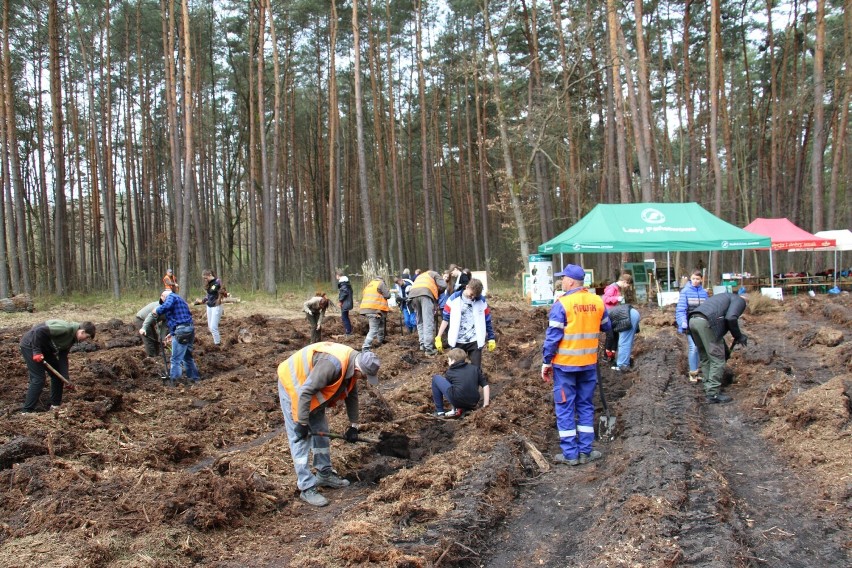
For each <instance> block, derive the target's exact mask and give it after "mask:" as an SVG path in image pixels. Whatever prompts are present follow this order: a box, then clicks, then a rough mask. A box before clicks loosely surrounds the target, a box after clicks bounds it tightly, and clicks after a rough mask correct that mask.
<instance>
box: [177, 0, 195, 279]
mask: <svg viewBox="0 0 852 568" xmlns="http://www.w3.org/2000/svg"><path fill="white" fill-rule="evenodd" d="M181 18H182V19H183V113H184V117H183V118H184V127H183V135H184V159H183V173H184V178H183V194H182V195H180V196H179V197H178V199H182V201H183V217H182V218H181V220H180V223H181V225H180V230H181V238H180V241H179V242H180V243H181V246H180V249H179V250H178V266H179V268H180V274H181V275H188V274H189V269H190V267H189V244H190V243H189V235H190V228H191V227H192V215H191V208H192V194H193V192H194V191H195V184H194V181H195V170H194V164H193V157H194V151H193V147H192V143H193V133H192V113H193V109H192V54H191V53H190V49H189V46H190V35H189V0H183V2H182V3H181ZM184 277H185V276H184ZM181 288H183V289H184V290H186V288H184V287H183V286H182V287H181ZM185 293H186V292H184V294H185Z"/></svg>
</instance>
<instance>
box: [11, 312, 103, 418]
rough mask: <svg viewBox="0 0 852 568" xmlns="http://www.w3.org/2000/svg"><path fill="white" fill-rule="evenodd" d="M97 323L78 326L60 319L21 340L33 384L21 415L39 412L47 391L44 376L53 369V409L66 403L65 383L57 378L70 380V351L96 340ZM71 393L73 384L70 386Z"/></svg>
mask: <svg viewBox="0 0 852 568" xmlns="http://www.w3.org/2000/svg"><path fill="white" fill-rule="evenodd" d="M95 331H96V330H95V324H93V323H92V322H90V321H86V322H83V323H77V322H75V321H63V320H58V319H51V320H47V321H46V322H44V323H40V324H38V325H35V326H33V328H32V329H31V330H29V331H28V332H26V333H25V334H24V335H23V337H21V344H20V347H21V355H22V356H23V358H24V363H26V365H27V371H28V372H29V376H30V381H29V386H28V388H27V396H26V398H25V399H24V406H23V408H22V409H21V412H24V413H29V412H35V411H36V407H37V405H38V402H39V398H41V393H42V391H43V390H44V374H45V372H46V371H48V370H49V367H48V366H50V367H53V369H50V408H51V409H56V408H59V406H60V405H61V404H62V391H63V388H64V386H65V381H63V380H62V379H61V378H60V377H58V376H56V373H59V374H61V375H62V377H64V378H65V380H66V381H67V380H68V379H69V378H70V375H69V374H68V352H69V351H70V350H71V347H72V346H73V345H74V344H75V343H77V342H81V341H86V340H88V339H94V338H95ZM68 386H69V390H72V388H73V387H72V385H71V384H70V383H69V385H68Z"/></svg>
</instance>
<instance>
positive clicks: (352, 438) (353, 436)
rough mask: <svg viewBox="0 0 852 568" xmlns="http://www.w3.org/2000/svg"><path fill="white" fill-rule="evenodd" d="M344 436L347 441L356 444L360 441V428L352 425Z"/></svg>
mask: <svg viewBox="0 0 852 568" xmlns="http://www.w3.org/2000/svg"><path fill="white" fill-rule="evenodd" d="M343 437H344V438H345V439H346V441H347V442H349V443H351V444H354V443H355V442H357V441H358V428H356V427H355V426H350V427H349V428H347V429H346V432H344V433H343Z"/></svg>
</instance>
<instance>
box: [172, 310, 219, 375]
mask: <svg viewBox="0 0 852 568" xmlns="http://www.w3.org/2000/svg"><path fill="white" fill-rule="evenodd" d="M208 309H210V308H208ZM184 333H185V334H188V335H187V337H188V340H187V342H186V343H181V342H180V341H178V335H181V334H184ZM194 345H195V327H193V326H191V325H179V326H177V327H176V328H175V332H174V333H173V334H172V362H171V363H172V365H171V369H170V371H169V377H170V378H171V380H172V381H176V380H178V379H179V378H180V376H181V371H182V368H181V364H183V366H184V367H186V378H188V379H189V380H191V381H193V382H194V381H197V380H198V379H199V378H200V375H199V374H198V367H196V366H195V360H194V359H193V358H192V349H193V346H194Z"/></svg>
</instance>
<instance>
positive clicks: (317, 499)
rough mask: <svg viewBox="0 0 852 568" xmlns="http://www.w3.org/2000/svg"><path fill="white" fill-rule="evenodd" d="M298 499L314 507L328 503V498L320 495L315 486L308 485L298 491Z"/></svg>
mask: <svg viewBox="0 0 852 568" xmlns="http://www.w3.org/2000/svg"><path fill="white" fill-rule="evenodd" d="M299 499H301V500H302V501H304V502H305V503H307V504H308V505H313V506H314V507H325V506H326V505H328V499H326V498H325V497H323V496H322V495H320V493H319V491H317V488H316V487H310V488H308V489H305V490H304V491H302V492H301V493H299Z"/></svg>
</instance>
